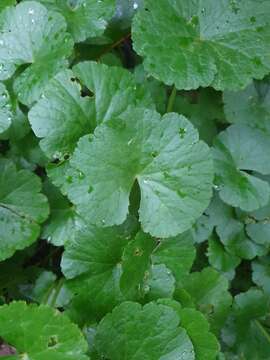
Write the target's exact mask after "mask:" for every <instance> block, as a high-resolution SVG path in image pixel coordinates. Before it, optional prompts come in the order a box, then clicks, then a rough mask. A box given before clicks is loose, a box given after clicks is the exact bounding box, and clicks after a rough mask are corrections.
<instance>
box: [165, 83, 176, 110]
mask: <svg viewBox="0 0 270 360" xmlns="http://www.w3.org/2000/svg"><path fill="white" fill-rule="evenodd" d="M176 92H177V90H176V87H175V85H174V86H173V88H172V91H171V94H170V97H169V101H168V106H167V113H169V112H172V110H173V106H174V102H175V98H176Z"/></svg>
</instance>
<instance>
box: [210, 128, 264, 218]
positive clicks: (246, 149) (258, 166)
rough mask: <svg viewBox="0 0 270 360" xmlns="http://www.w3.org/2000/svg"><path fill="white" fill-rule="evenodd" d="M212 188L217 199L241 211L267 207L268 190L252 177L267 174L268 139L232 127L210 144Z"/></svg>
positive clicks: (262, 181)
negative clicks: (214, 176)
mask: <svg viewBox="0 0 270 360" xmlns="http://www.w3.org/2000/svg"><path fill="white" fill-rule="evenodd" d="M213 156H214V163H215V170H216V184H217V187H218V190H219V196H220V197H221V199H222V200H223V201H224V202H226V203H227V204H229V205H232V206H235V207H240V208H241V209H242V210H245V211H253V210H256V209H258V208H260V207H262V206H264V205H266V204H267V203H268V200H269V195H270V187H269V184H268V182H266V181H264V180H262V179H261V178H259V177H258V176H256V173H255V174H254V172H258V173H260V174H263V175H266V174H269V173H270V166H269V162H268V159H269V157H270V137H269V136H268V135H266V134H265V133H263V132H262V131H261V130H258V129H252V128H251V127H249V126H245V125H232V126H230V127H229V128H228V129H227V130H226V131H223V132H222V133H220V134H219V136H218V137H217V138H216V140H215V142H214V148H213Z"/></svg>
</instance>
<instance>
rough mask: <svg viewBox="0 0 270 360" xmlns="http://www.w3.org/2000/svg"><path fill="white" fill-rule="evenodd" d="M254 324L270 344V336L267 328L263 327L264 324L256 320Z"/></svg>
mask: <svg viewBox="0 0 270 360" xmlns="http://www.w3.org/2000/svg"><path fill="white" fill-rule="evenodd" d="M254 323H255V324H256V325H257V327H258V328H259V330H260V331H261V333H262V334H263V335H264V337H265V338H266V339H267V340H268V342H269V343H270V334H269V333H268V332H267V331H266V330H265V328H264V327H263V326H262V324H261V323H260V322H259V321H258V320H254Z"/></svg>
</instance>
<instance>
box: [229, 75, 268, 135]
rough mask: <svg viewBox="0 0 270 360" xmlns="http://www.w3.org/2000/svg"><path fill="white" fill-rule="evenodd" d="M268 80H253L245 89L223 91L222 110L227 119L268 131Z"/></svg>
mask: <svg viewBox="0 0 270 360" xmlns="http://www.w3.org/2000/svg"><path fill="white" fill-rule="evenodd" d="M269 89H270V87H269V81H268V80H264V81H254V82H253V83H252V84H250V85H249V86H248V87H247V88H246V89H245V90H242V91H238V92H230V91H225V93H224V95H223V101H224V111H225V115H226V118H227V120H228V121H229V122H230V123H234V124H246V125H250V126H253V127H256V128H259V129H261V130H265V131H267V132H268V133H270V121H269V117H270V105H269V100H270V92H269Z"/></svg>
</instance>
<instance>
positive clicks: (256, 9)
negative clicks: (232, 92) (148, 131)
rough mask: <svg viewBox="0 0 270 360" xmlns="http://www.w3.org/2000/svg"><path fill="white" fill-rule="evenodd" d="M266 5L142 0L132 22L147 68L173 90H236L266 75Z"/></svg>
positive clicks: (269, 31) (269, 33)
mask: <svg viewBox="0 0 270 360" xmlns="http://www.w3.org/2000/svg"><path fill="white" fill-rule="evenodd" d="M269 14H270V4H269V2H268V1H265V0H259V1H256V2H254V1H253V0H246V1H244V2H241V1H231V0H220V1H215V0H206V1H200V0H195V1H192V2H191V1H190V0H184V1H175V0H160V1H158V2H157V1H155V0H146V1H145V2H144V9H142V10H141V11H139V12H138V14H137V15H136V16H135V19H134V22H133V41H134V47H135V50H136V51H137V52H138V53H139V54H140V55H141V56H143V57H144V58H145V60H144V66H145V68H146V70H147V71H148V72H149V73H150V74H152V75H153V76H155V77H157V78H158V79H160V80H162V81H163V82H165V83H166V84H168V85H171V84H175V85H176V87H177V88H178V89H196V88H198V87H199V86H209V85H212V86H213V87H215V88H216V89H220V90H223V89H240V88H243V87H244V86H245V85H247V84H248V83H249V82H250V81H251V79H252V78H262V77H263V76H264V75H265V74H267V73H268V72H269V57H270V51H269V47H268V43H269V41H270V23H269Z"/></svg>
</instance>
